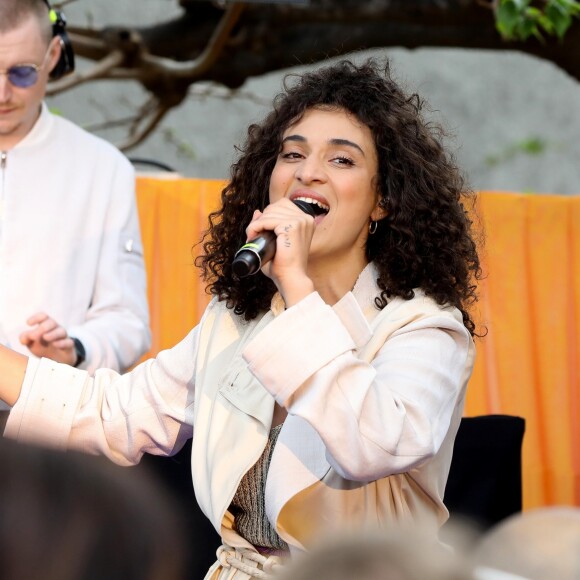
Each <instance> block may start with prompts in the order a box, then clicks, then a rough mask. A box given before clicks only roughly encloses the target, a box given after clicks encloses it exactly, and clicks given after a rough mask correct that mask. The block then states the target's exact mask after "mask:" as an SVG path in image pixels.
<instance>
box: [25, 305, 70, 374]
mask: <svg viewBox="0 0 580 580" xmlns="http://www.w3.org/2000/svg"><path fill="white" fill-rule="evenodd" d="M26 323H27V324H29V325H30V326H32V327H33V328H32V329H31V330H27V331H26V332H23V333H22V334H21V335H20V342H21V343H22V344H23V345H25V346H27V347H28V349H29V350H30V352H31V353H32V354H34V355H36V356H38V357H46V358H50V359H52V360H55V361H56V362H60V363H66V364H69V365H72V366H74V364H75V363H76V358H77V355H76V352H75V348H74V342H73V339H72V338H71V337H70V336H69V335H68V333H67V331H66V328H64V327H63V326H61V325H60V324H59V323H58V322H57V321H56V320H54V319H52V318H51V317H50V316H48V314H45V313H44V312H37V313H36V314H34V315H33V316H31V317H30V318H29V319H28V320H27V321H26Z"/></svg>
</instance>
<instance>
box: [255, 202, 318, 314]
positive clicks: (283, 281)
mask: <svg viewBox="0 0 580 580" xmlns="http://www.w3.org/2000/svg"><path fill="white" fill-rule="evenodd" d="M314 228H315V225H314V218H313V217H312V216H310V215H307V214H306V213H304V212H303V211H302V210H300V209H299V208H298V207H297V206H296V205H295V204H293V203H292V202H291V201H290V200H289V199H286V198H283V199H280V200H278V201H276V202H274V203H272V204H270V205H269V206H267V207H266V208H265V209H264V211H263V212H260V211H259V210H256V211H255V212H254V216H253V218H252V221H251V222H250V225H249V226H248V227H247V229H246V234H247V236H248V240H251V239H253V238H255V237H257V236H259V235H260V234H261V233H262V232H263V231H265V230H271V231H273V232H274V233H275V234H276V236H277V237H276V255H275V256H274V258H273V259H272V260H271V261H269V262H267V263H266V264H264V265H263V266H262V272H264V274H265V275H266V276H268V277H269V278H271V279H272V280H273V281H274V283H275V284H276V286H277V287H278V290H279V292H280V294H282V297H283V298H284V302H285V303H286V306H287V307H290V306H293V305H294V304H296V303H297V302H299V301H300V300H302V299H303V298H305V297H306V296H308V294H310V293H311V292H313V291H314V284H313V282H312V280H311V279H310V277H309V276H308V254H309V252H310V244H311V242H312V236H313V235H314Z"/></svg>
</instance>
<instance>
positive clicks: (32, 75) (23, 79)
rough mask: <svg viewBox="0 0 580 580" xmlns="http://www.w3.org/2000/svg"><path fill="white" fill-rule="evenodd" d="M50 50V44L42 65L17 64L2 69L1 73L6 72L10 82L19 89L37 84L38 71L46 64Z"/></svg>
mask: <svg viewBox="0 0 580 580" xmlns="http://www.w3.org/2000/svg"><path fill="white" fill-rule="evenodd" d="M49 52H50V46H49V47H48V50H47V51H46V54H45V55H44V59H43V61H42V64H41V65H40V66H38V65H36V64H16V65H14V66H11V67H10V68H8V69H5V70H0V75H2V74H4V75H6V77H7V78H8V80H9V81H10V84H12V85H14V86H15V87H18V88H19V89H26V88H28V87H31V86H32V85H34V84H36V81H37V80H38V73H39V72H40V71H41V70H42V68H43V67H44V65H45V64H46V59H47V57H48V54H49Z"/></svg>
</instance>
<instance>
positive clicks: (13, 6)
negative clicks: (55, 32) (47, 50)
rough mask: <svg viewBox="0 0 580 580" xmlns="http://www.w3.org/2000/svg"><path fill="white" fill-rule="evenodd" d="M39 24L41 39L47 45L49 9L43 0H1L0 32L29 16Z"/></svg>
mask: <svg viewBox="0 0 580 580" xmlns="http://www.w3.org/2000/svg"><path fill="white" fill-rule="evenodd" d="M31 15H32V16H34V17H35V18H36V19H37V20H38V22H39V24H40V30H41V33H42V36H43V39H44V40H45V41H46V44H47V45H48V44H49V42H50V41H51V39H52V24H51V22H50V17H49V9H48V6H47V3H46V2H45V1H44V0H2V2H0V34H5V33H6V32H9V31H10V30H13V29H14V28H16V27H18V26H20V25H21V24H22V23H23V22H24V21H25V20H26V19H27V18H28V17H29V16H31Z"/></svg>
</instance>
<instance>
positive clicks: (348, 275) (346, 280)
mask: <svg viewBox="0 0 580 580" xmlns="http://www.w3.org/2000/svg"><path fill="white" fill-rule="evenodd" d="M367 264H368V261H367V260H366V259H362V260H360V261H356V260H353V261H351V262H350V263H348V265H346V266H343V267H341V268H337V267H336V266H334V265H333V264H332V262H330V263H329V262H328V261H326V262H325V263H324V264H323V265H320V266H318V265H316V264H313V265H310V264H309V268H308V275H309V276H310V278H311V280H312V281H313V282H314V287H315V289H316V291H317V292H318V293H319V294H320V296H321V297H322V299H323V300H324V301H325V302H326V303H327V304H329V305H330V306H333V305H334V304H336V303H337V302H338V301H339V300H340V299H341V298H342V297H343V296H344V295H345V294H346V293H347V292H350V291H351V290H352V289H353V287H354V285H355V283H356V281H357V279H358V277H359V275H360V273H361V272H362V271H363V270H364V268H365V266H366V265H367Z"/></svg>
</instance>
